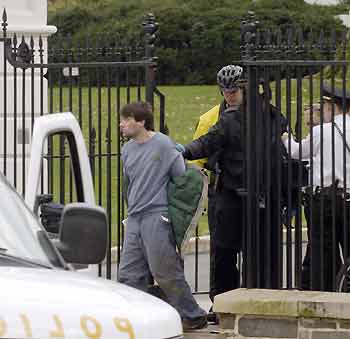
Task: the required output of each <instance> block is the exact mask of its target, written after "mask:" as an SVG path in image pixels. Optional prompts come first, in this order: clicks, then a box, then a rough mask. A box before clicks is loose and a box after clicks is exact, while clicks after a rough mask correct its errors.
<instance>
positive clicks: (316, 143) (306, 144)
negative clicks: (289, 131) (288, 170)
mask: <svg viewBox="0 0 350 339" xmlns="http://www.w3.org/2000/svg"><path fill="white" fill-rule="evenodd" d="M312 132H313V135H312V146H313V149H312V152H313V155H315V154H316V153H317V152H318V151H319V147H320V129H319V126H316V127H314V128H313V130H312ZM310 139H311V134H308V135H307V136H306V138H304V139H302V140H301V142H300V143H299V142H296V141H295V140H294V139H293V138H291V140H290V149H289V147H288V143H289V141H288V138H287V139H285V140H283V144H284V146H285V147H286V150H287V152H288V153H289V154H290V156H291V158H293V159H299V147H301V158H302V159H305V160H308V159H310V157H311V142H310ZM299 145H300V146H299ZM313 155H312V156H313Z"/></svg>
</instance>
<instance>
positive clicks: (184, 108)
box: [49, 79, 319, 242]
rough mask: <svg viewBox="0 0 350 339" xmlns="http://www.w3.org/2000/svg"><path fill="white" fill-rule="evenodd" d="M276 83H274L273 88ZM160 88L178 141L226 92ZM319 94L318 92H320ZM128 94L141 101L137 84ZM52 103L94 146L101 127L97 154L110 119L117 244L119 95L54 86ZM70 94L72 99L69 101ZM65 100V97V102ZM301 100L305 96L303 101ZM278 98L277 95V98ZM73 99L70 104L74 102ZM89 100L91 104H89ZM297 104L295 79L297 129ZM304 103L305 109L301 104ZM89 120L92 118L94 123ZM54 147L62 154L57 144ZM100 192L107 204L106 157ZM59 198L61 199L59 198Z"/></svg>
mask: <svg viewBox="0 0 350 339" xmlns="http://www.w3.org/2000/svg"><path fill="white" fill-rule="evenodd" d="M313 86H314V88H315V89H316V88H319V82H318V80H317V79H316V80H315V81H314V84H313ZM274 87H275V86H274V84H272V88H273V92H274ZM281 87H282V91H281V107H282V111H283V112H286V111H287V100H286V84H285V82H282V84H281ZM159 90H160V91H161V92H162V93H163V94H164V95H165V98H166V103H165V105H166V107H165V108H166V124H167V126H168V128H169V131H170V133H169V135H170V137H171V138H172V139H173V140H174V141H176V142H179V143H182V144H186V143H188V142H189V141H191V140H192V136H193V133H194V130H195V126H196V123H197V120H198V118H199V116H200V115H201V114H202V113H204V112H206V111H208V110H209V109H210V108H211V107H213V106H214V105H216V104H217V103H219V102H220V101H221V100H222V96H221V94H220V93H219V91H218V89H217V86H160V87H159ZM309 90H310V89H309V83H308V80H304V81H303V84H302V88H301V92H300V93H301V98H302V100H301V102H302V103H305V104H307V103H309V100H310V98H309ZM79 91H80V93H81V101H80V102H79V101H78V97H79ZM315 92H316V91H315ZM127 96H130V100H131V101H133V100H137V99H138V94H137V91H136V89H135V88H131V89H130V92H129V93H128V90H127V89H126V88H121V90H120V97H119V99H120V104H121V105H123V104H124V103H126V101H127ZM49 97H51V98H52V99H50V100H49V107H51V109H52V111H53V112H55V111H72V112H73V113H74V114H75V115H76V116H77V118H78V119H79V120H80V121H81V126H82V130H83V133H84V136H85V139H86V144H87V145H89V136H90V135H89V124H90V125H91V126H92V127H94V128H95V129H96V133H97V134H96V139H95V147H96V152H97V151H98V150H100V151H101V152H102V153H106V152H107V138H106V135H107V127H108V120H110V125H111V130H110V133H111V150H112V153H113V156H112V157H111V174H112V177H111V201H112V204H111V205H112V206H111V210H110V211H109V212H110V214H111V216H112V225H113V226H112V227H113V230H112V234H113V239H112V240H113V242H115V241H116V231H115V230H116V225H117V224H118V220H117V219H118V218H117V215H118V210H117V201H118V198H119V194H118V185H119V184H120V182H119V181H118V166H119V158H118V156H117V151H118V140H119V134H118V105H117V102H118V97H117V92H116V90H115V89H112V90H108V89H107V88H105V87H103V88H100V89H98V88H92V89H91V91H89V90H88V89H87V88H82V89H78V88H73V89H72V90H71V91H70V90H69V89H68V88H63V89H61V90H60V89H59V88H54V89H52V92H51V93H50V92H49ZM70 97H71V100H70ZM141 97H142V98H144V92H143V91H142V93H141ZM60 98H61V100H60ZM299 100H300V99H299ZM313 100H314V101H315V102H316V101H318V100H319V97H318V96H317V93H316V94H315V95H314V98H313ZM273 101H274V99H273ZM70 102H71V104H70ZM89 102H90V104H89ZM296 102H297V84H296V81H295V80H293V81H292V86H291V100H290V114H291V120H292V124H291V125H292V128H294V123H295V116H296V110H297V108H296V106H297V105H296ZM158 104H159V103H158V100H156V101H155V107H158ZM300 107H302V106H301V105H300ZM155 111H156V121H157V123H158V122H159V118H158V115H157V108H156V109H155ZM89 121H90V122H89ZM307 133H308V130H307V128H306V126H305V125H304V126H303V135H306V134H307ZM55 150H56V152H58V142H56V143H55ZM94 164H95V191H96V197H97V198H96V200H97V202H98V203H100V204H101V205H102V206H104V207H107V194H108V190H107V176H106V173H107V157H106V156H102V157H96V158H95V162H94ZM68 168H69V165H68V162H67V164H66V176H67V178H68V172H67V171H68ZM54 173H55V175H54V178H55V179H54V191H56V190H58V187H59V179H60V177H61V176H62V172H60V170H59V165H58V162H57V163H56V165H55V166H54ZM66 191H67V193H66V197H65V198H66V201H69V199H70V194H69V184H68V183H67V184H66ZM56 199H57V197H56ZM206 233H208V225H207V218H206V216H203V217H202V218H201V221H200V225H199V234H206Z"/></svg>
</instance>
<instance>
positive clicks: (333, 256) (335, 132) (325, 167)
mask: <svg viewBox="0 0 350 339" xmlns="http://www.w3.org/2000/svg"><path fill="white" fill-rule="evenodd" d="M322 104H323V105H318V106H315V105H314V106H313V110H312V111H313V112H312V113H311V114H310V111H311V109H310V108H308V109H307V110H306V112H305V113H306V114H307V115H308V118H306V119H307V123H308V125H309V126H310V133H309V134H308V135H307V137H306V138H305V139H303V140H301V142H300V143H298V142H296V141H294V140H293V139H291V140H290V149H288V143H289V140H288V138H289V136H288V133H284V134H283V135H282V141H283V143H284V145H285V146H286V149H287V151H288V152H289V154H290V155H291V157H292V158H295V159H298V158H299V147H301V154H302V159H303V160H308V161H309V164H310V187H308V188H307V190H306V193H305V195H304V197H305V198H304V212H305V218H306V222H307V226H308V238H309V243H308V246H307V252H306V255H305V258H304V261H303V268H302V288H303V289H312V290H325V291H333V290H334V288H335V277H336V273H337V272H338V270H339V268H340V264H341V260H340V251H339V245H340V246H341V249H342V252H343V255H344V257H346V256H348V255H350V250H349V249H350V230H348V228H349V226H350V212H349V211H350V199H349V198H350V194H349V192H350V148H349V146H350V113H349V111H350V94H349V93H346V94H345V96H344V95H343V90H341V89H338V88H334V89H332V87H331V86H329V85H325V86H324V88H323V91H322ZM322 106H323V109H321V111H320V110H319V109H320V108H322ZM311 116H312V119H311ZM344 158H345V161H344Z"/></svg>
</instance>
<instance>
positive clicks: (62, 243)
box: [54, 203, 108, 264]
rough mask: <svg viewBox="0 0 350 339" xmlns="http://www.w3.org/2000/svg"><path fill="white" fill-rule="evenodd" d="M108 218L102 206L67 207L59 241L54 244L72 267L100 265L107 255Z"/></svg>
mask: <svg viewBox="0 0 350 339" xmlns="http://www.w3.org/2000/svg"><path fill="white" fill-rule="evenodd" d="M107 238H108V229H107V215H106V212H105V210H104V209H103V208H102V207H99V206H91V205H89V204H86V203H72V204H67V205H66V206H65V207H64V209H63V213H62V218H61V225H60V232H59V235H58V239H57V240H55V241H54V244H55V246H56V247H57V249H58V250H59V251H60V253H61V255H62V256H63V258H64V260H65V261H66V262H68V263H73V264H99V263H100V262H101V261H102V260H103V259H104V258H105V256H106V249H107Z"/></svg>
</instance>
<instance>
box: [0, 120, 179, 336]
mask: <svg viewBox="0 0 350 339" xmlns="http://www.w3.org/2000/svg"><path fill="white" fill-rule="evenodd" d="M52 133H65V134H66V135H67V136H68V139H69V143H70V148H71V153H72V155H73V157H77V158H76V159H80V160H79V161H78V162H77V163H76V164H75V165H74V166H73V167H75V168H74V172H75V175H76V174H77V171H78V172H79V171H80V173H79V176H80V179H78V181H79V182H80V184H81V185H82V186H81V188H82V189H81V191H80V192H78V195H79V194H81V197H80V198H82V197H83V198H84V199H83V200H81V199H80V200H79V201H84V202H80V203H74V204H68V205H67V206H65V208H64V211H63V215H62V219H61V226H60V233H59V237H58V239H57V240H56V243H55V245H54V244H53V242H52V241H51V240H50V239H49V238H48V235H47V233H46V231H45V230H44V229H43V227H42V226H41V224H40V223H39V221H38V218H37V216H36V215H35V214H33V212H32V211H31V209H33V208H34V205H35V195H36V185H37V183H38V181H36V180H37V178H39V177H40V175H39V173H40V168H41V165H40V164H41V159H39V154H40V158H41V153H42V150H43V147H44V146H43V145H44V143H43V142H44V140H45V138H46V137H47V136H48V135H50V134H52ZM32 147H34V148H35V147H36V148H37V149H35V150H34V149H32V159H31V164H30V170H29V176H28V179H29V180H31V182H30V183H28V186H27V196H26V202H27V203H28V205H26V204H25V203H24V201H23V199H22V198H21V196H20V195H19V194H17V192H16V191H15V190H14V189H13V188H12V187H11V186H10V185H9V184H8V183H7V181H6V179H5V178H4V176H2V175H0V197H1V200H2V204H1V207H0V223H1V227H0V286H1V288H0V299H1V303H0V337H3V338H22V339H23V338H38V339H46V338H72V339H83V338H91V339H106V338H115V339H117V338H120V339H138V338H140V339H141V338H143V339H158V338H159V339H165V338H183V336H182V325H181V320H180V316H179V314H178V313H177V312H176V310H175V309H173V308H172V307H171V306H169V305H168V304H166V303H164V302H163V301H161V300H160V299H157V298H155V297H152V296H150V295H148V294H146V293H142V292H140V291H137V290H136V289H133V288H129V287H127V286H125V285H122V284H118V283H115V282H111V281H107V280H104V279H102V278H91V277H88V276H86V275H83V274H80V273H78V272H73V271H72V270H71V268H70V267H71V266H70V265H68V264H67V262H68V263H81V264H96V263H99V262H101V261H102V260H103V258H104V256H105V252H106V244H107V222H106V220H107V219H106V214H105V211H104V210H103V209H102V208H100V207H97V206H95V202H94V197H93V189H92V187H93V186H92V180H91V173H89V172H90V169H89V168H90V167H89V166H86V167H85V168H84V167H83V166H84V164H85V165H86V161H87V153H86V149H85V145H84V143H83V138H82V135H81V131H80V129H79V126H78V124H77V122H76V120H75V118H74V116H73V115H72V114H70V113H64V114H61V113H60V114H57V115H56V114H55V115H50V116H47V117H42V118H38V120H37V122H36V124H35V128H34V133H33V138H32ZM78 166H79V168H78ZM89 180H91V182H90V181H89Z"/></svg>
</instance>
